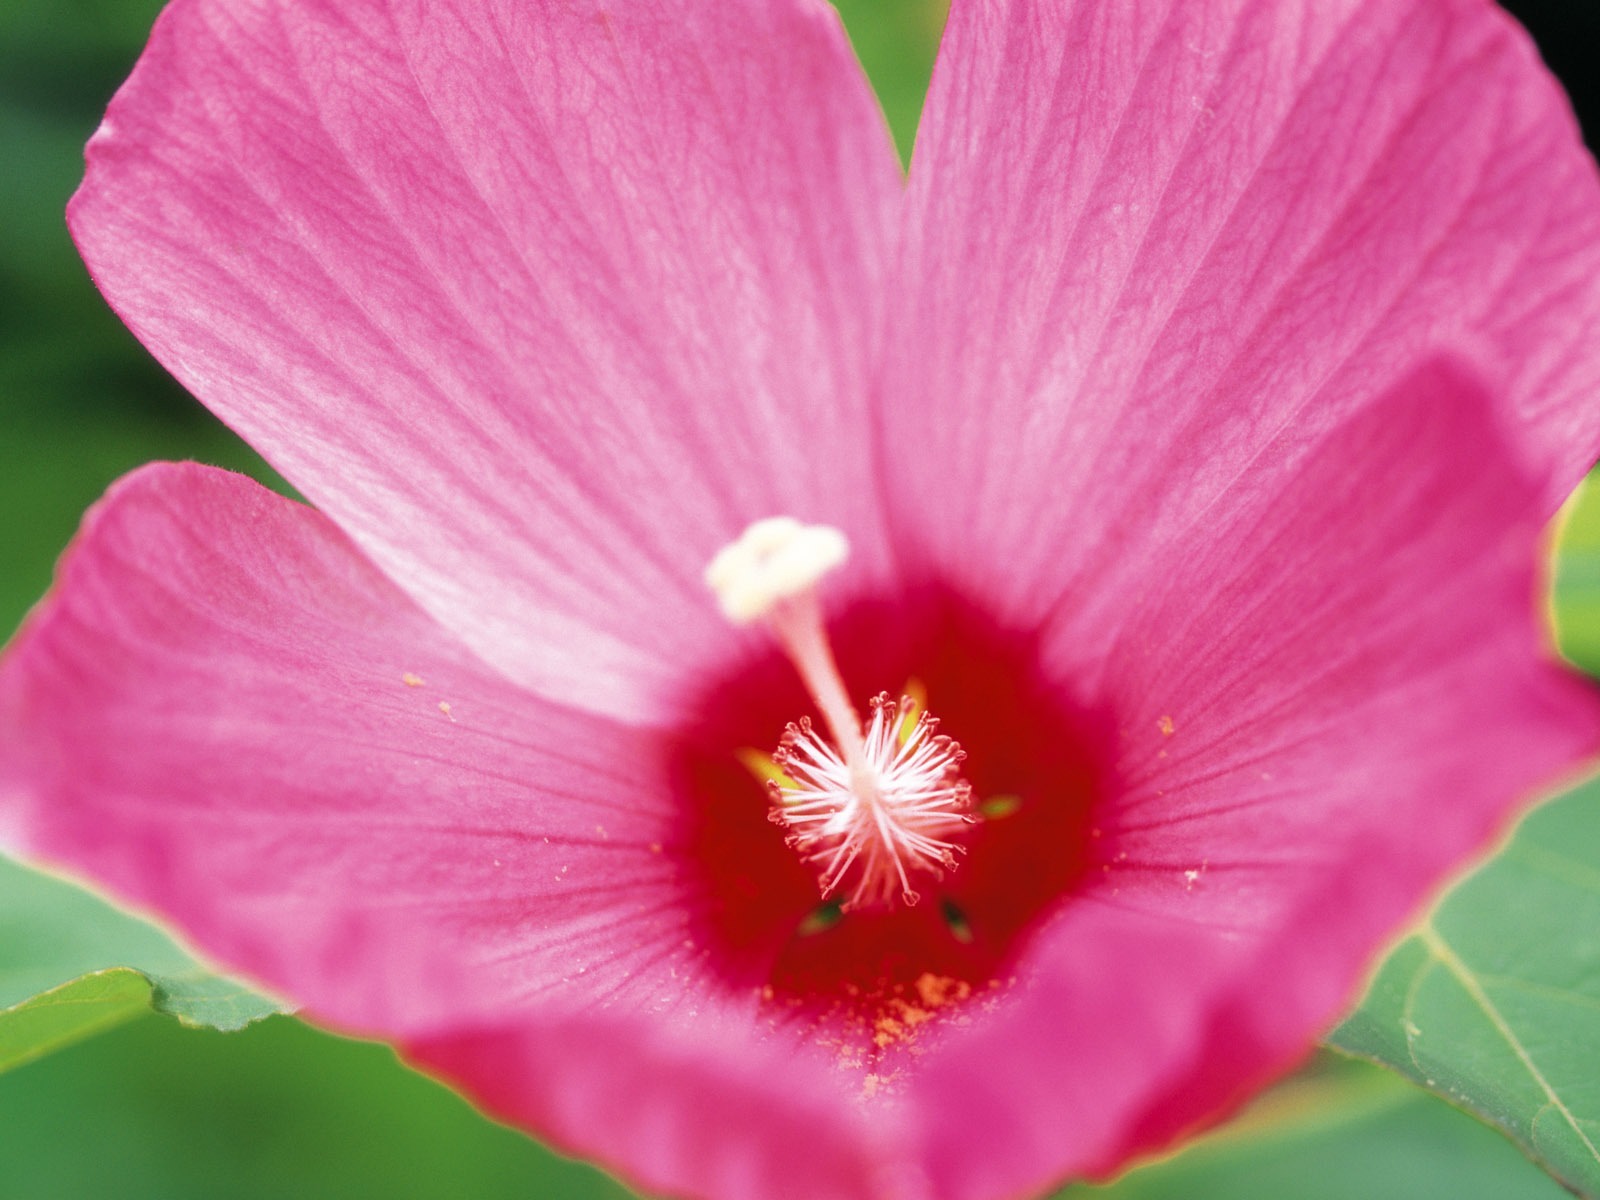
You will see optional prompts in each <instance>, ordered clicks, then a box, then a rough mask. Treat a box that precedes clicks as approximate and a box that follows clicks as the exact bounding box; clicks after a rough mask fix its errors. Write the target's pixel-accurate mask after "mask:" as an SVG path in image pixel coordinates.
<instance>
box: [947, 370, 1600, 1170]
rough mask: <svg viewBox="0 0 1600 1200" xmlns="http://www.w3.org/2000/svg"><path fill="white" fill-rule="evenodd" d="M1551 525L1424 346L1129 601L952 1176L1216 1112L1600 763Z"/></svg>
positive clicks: (967, 1106) (1111, 1141)
mask: <svg viewBox="0 0 1600 1200" xmlns="http://www.w3.org/2000/svg"><path fill="white" fill-rule="evenodd" d="M1465 464H1470V469H1463V467H1464V465H1465ZM1541 515H1542V500H1541V496H1540V492H1539V489H1538V486H1537V483H1536V481H1534V480H1533V479H1532V478H1530V477H1529V476H1528V475H1526V474H1525V473H1524V472H1523V470H1522V468H1521V467H1520V465H1519V464H1517V463H1516V462H1515V461H1514V459H1513V458H1512V457H1511V456H1510V454H1509V453H1508V448H1507V446H1506V444H1505V442H1504V440H1503V439H1502V436H1501V433H1500V431H1499V429H1498V428H1497V420H1496V414H1494V413H1493V412H1492V405H1491V403H1490V401H1489V398H1488V397H1487V396H1486V395H1485V393H1484V392H1483V391H1482V390H1481V388H1480V387H1478V386H1477V385H1476V384H1475V382H1474V381H1473V380H1471V379H1470V377H1468V376H1467V375H1465V374H1464V373H1463V372H1462V371H1461V370H1460V369H1459V368H1458V367H1456V366H1455V365H1453V364H1449V363H1437V364H1433V365H1431V366H1430V367H1428V368H1427V369H1425V370H1423V371H1420V372H1418V373H1417V374H1415V375H1413V376H1412V377H1411V378H1410V379H1408V380H1406V381H1404V382H1403V383H1402V384H1401V385H1400V386H1399V387H1397V388H1396V389H1395V390H1394V391H1393V392H1392V393H1390V394H1388V395H1386V396H1384V397H1381V398H1380V402H1379V403H1378V404H1375V405H1374V406H1373V407H1372V409H1371V410H1370V411H1368V412H1366V413H1363V414H1361V415H1359V416H1357V417H1355V418H1353V419H1350V420H1347V421H1346V423H1345V424H1344V425H1343V426H1341V427H1340V428H1338V429H1337V430H1335V431H1334V432H1333V433H1332V434H1331V435H1330V436H1329V437H1328V438H1327V439H1326V440H1325V441H1324V444H1323V445H1322V446H1321V447H1320V448H1319V449H1318V450H1317V452H1316V453H1314V454H1312V455H1310V456H1308V457H1306V458H1304V459H1302V461H1301V462H1300V464H1299V470H1298V473H1297V479H1296V489H1295V491H1294V493H1293V494H1292V495H1289V496H1278V497H1273V498H1267V499H1264V500H1263V501H1262V502H1260V503H1255V504H1251V503H1239V504H1236V505H1234V506H1232V507H1231V508H1229V509H1227V510H1226V511H1219V512H1215V513H1213V514H1211V526H1212V528H1211V534H1212V536H1211V537H1210V538H1209V539H1207V541H1206V542H1204V543H1202V544H1199V545H1197V546H1196V547H1195V550H1194V553H1193V555H1192V557H1191V558H1190V559H1189V560H1188V561H1186V562H1183V563H1174V564H1172V568H1171V570H1170V572H1169V573H1168V575H1167V577H1166V578H1164V579H1161V580H1149V581H1147V583H1148V590H1147V591H1146V592H1145V593H1143V594H1136V595H1125V596H1123V597H1122V602H1123V605H1124V608H1125V617H1126V619H1125V621H1124V623H1123V625H1122V626H1121V628H1120V630H1119V631H1118V632H1117V634H1116V637H1115V641H1114V642H1112V643H1111V644H1109V645H1105V644H1102V645H1101V647H1100V649H1099V653H1100V654H1101V655H1102V656H1103V661H1102V669H1101V674H1100V675H1099V676H1098V682H1097V684H1096V685H1095V693H1094V699H1093V701H1092V702H1093V703H1095V704H1098V705H1102V706H1104V708H1105V709H1106V710H1107V711H1109V712H1112V713H1114V714H1116V717H1117V719H1118V721H1119V724H1120V729H1119V734H1120V749H1119V753H1118V760H1119V761H1118V765H1117V768H1116V771H1115V783H1114V785H1113V789H1112V792H1113V794H1112V795H1111V796H1110V797H1109V798H1108V799H1107V801H1106V802H1105V803H1104V804H1103V806H1102V808H1101V809H1100V810H1098V811H1097V813H1096V832H1095V834H1094V837H1093V842H1094V845H1095V852H1096V858H1097V860H1098V865H1097V866H1096V867H1094V868H1093V869H1091V870H1090V871H1089V873H1088V877H1087V879H1086V881H1085V883H1084V884H1083V885H1082V886H1081V887H1080V889H1079V891H1078V894H1077V897H1076V899H1075V900H1073V901H1070V902H1068V903H1067V904H1066V905H1064V906H1063V907H1062V908H1061V909H1060V911H1059V913H1058V915H1057V916H1056V918H1055V919H1054V920H1053V922H1052V923H1051V925H1050V926H1049V928H1048V929H1047V930H1046V931H1045V932H1044V933H1042V934H1041V935H1040V938H1039V941H1038V942H1037V943H1036V944H1035V945H1034V946H1033V947H1032V948H1031V949H1030V950H1029V951H1028V953H1027V958H1026V963H1027V969H1025V970H1023V971H1020V972H1019V975H1020V977H1021V979H1022V981H1023V991H1022V994H1021V995H1020V996H1019V997H1017V998H1015V999H1014V1000H1013V1001H1012V1002H1011V1003H1010V1007H1009V1008H1008V1009H1006V1010H1003V1011H1002V1012H999V1013H997V1014H996V1015H995V1018H994V1020H993V1021H990V1022H985V1023H984V1024H983V1025H982V1027H981V1028H978V1029H975V1030H974V1031H973V1033H972V1035H971V1036H970V1037H965V1038H963V1039H962V1040H961V1041H960V1042H957V1041H955V1040H954V1039H952V1040H951V1041H950V1043H949V1044H948V1046H947V1047H946V1048H944V1049H943V1050H942V1051H941V1052H937V1053H935V1054H932V1055H929V1057H928V1060H927V1063H926V1067H925V1070H926V1071H927V1075H926V1077H925V1078H923V1079H922V1080H921V1081H920V1086H921V1087H922V1089H923V1094H925V1095H927V1096H929V1097H935V1098H936V1099H933V1100H931V1101H930V1102H929V1103H928V1104H927V1106H926V1108H925V1109H924V1110H923V1111H922V1113H921V1114H920V1115H921V1117H922V1118H923V1119H924V1120H925V1122H926V1125H925V1132H924V1137H925V1139H926V1141H925V1145H926V1153H927V1155H928V1159H929V1161H930V1162H932V1163H933V1164H934V1174H935V1176H936V1177H938V1178H941V1179H944V1180H946V1181H947V1182H948V1184H949V1190H948V1191H947V1192H945V1193H941V1194H943V1195H948V1196H951V1197H970V1198H974V1200H975V1198H978V1197H994V1196H1002V1195H1010V1194H1022V1193H1025V1192H1027V1191H1028V1190H1029V1189H1035V1190H1036V1189H1038V1188H1041V1187H1043V1186H1044V1185H1045V1184H1047V1183H1050V1182H1052V1181H1054V1180H1056V1179H1058V1178H1060V1177H1062V1176H1063V1175H1064V1174H1066V1173H1067V1172H1068V1171H1069V1170H1070V1171H1089V1172H1104V1171H1109V1170H1112V1169H1115V1168H1116V1167H1117V1166H1119V1165H1121V1164H1122V1163H1125V1162H1126V1161H1127V1159H1128V1158H1129V1156H1131V1155H1134V1154H1137V1153H1140V1152H1145V1151H1149V1150H1151V1149H1155V1148H1159V1147H1161V1146H1163V1145H1164V1144H1166V1143H1167V1142H1168V1141H1169V1140H1171V1139H1172V1138H1174V1137H1176V1136H1177V1135H1179V1134H1180V1133H1183V1132H1185V1131H1188V1130H1191V1129H1193V1128H1194V1127H1196V1126H1197V1125H1198V1124H1200V1123H1203V1122H1205V1121H1206V1120H1209V1119H1215V1118H1216V1117H1217V1116H1218V1115H1219V1114H1220V1113H1222V1112H1225V1111H1226V1110H1227V1109H1228V1108H1229V1107H1230V1106H1232V1105H1234V1104H1236V1103H1238V1102H1239V1101H1240V1100H1241V1099H1242V1098H1244V1097H1245V1096H1246V1095H1247V1094H1248V1093H1249V1092H1250V1090H1252V1089H1253V1088H1255V1087H1257V1086H1259V1085H1260V1084H1261V1083H1263V1082H1264V1081H1265V1080H1266V1079H1268V1078H1269V1077H1270V1076H1271V1075H1272V1074H1274V1073H1275V1072H1278V1071H1281V1070H1283V1069H1285V1068H1286V1067H1287V1066H1289V1065H1290V1064H1291V1063H1292V1062H1294V1061H1295V1060H1296V1059H1297V1058H1298V1057H1299V1056H1300V1055H1301V1054H1303V1053H1304V1052H1305V1050H1306V1048H1307V1047H1308V1046H1309V1045H1310V1044H1311V1042H1312V1040H1313V1039H1314V1038H1315V1037H1316V1036H1317V1035H1318V1034H1320V1033H1321V1032H1322V1031H1323V1030H1324V1029H1325V1028H1326V1027H1327V1025H1328V1024H1329V1023H1331V1022H1332V1020H1333V1019H1334V1018H1335V1017H1336V1016H1337V1014H1338V1012H1339V1011H1340V1010H1341V1008H1342V1007H1343V1006H1344V1005H1345V1004H1347V1003H1348V1002H1349V1001H1350V1000H1351V998H1352V996H1353V994H1354V992H1355V990H1356V989H1357V988H1358V986H1359V984H1360V982H1361V979H1362V977H1363V973H1364V971H1365V970H1366V968H1367V966H1368V965H1369V963H1370V961H1371V959H1372V956H1373V954H1374V953H1375V950H1376V949H1377V948H1379V947H1381V946H1382V944H1383V941H1384V939H1385V937H1386V936H1387V935H1389V934H1390V933H1391V932H1392V931H1393V930H1394V929H1395V928H1396V926H1397V925H1398V924H1399V923H1400V922H1402V921H1403V920H1404V919H1405V918H1406V917H1407V916H1408V915H1409V914H1411V913H1414V912H1415V911H1416V910H1417V908H1418V907H1419V906H1420V905H1421V904H1422V903H1423V902H1424V900H1425V899H1426V897H1427V896H1428V895H1429V893H1430V891H1431V890H1432V889H1433V888H1435V887H1437V886H1438V884H1439V882H1440V880H1441V877H1442V876H1443V875H1444V873H1445V872H1447V871H1449V870H1452V869H1454V868H1456V867H1457V866H1459V864H1460V863H1461V862H1462V861H1463V860H1464V859H1465V858H1467V857H1468V856H1470V855H1471V854H1472V853H1474V852H1476V851H1478V850H1480V849H1481V848H1482V847H1483V846H1484V845H1485V844H1486V843H1487V841H1488V840H1489V839H1490V838H1492V837H1493V836H1494V835H1495V834H1496V833H1497V832H1498V831H1499V830H1500V829H1502V828H1503V826H1504V823H1505V821H1506V820H1507V816H1508V813H1509V812H1510V811H1511V809H1512V808H1513V806H1514V804H1515V802H1516V801H1517V800H1518V798H1529V797H1531V796H1533V795H1534V794H1536V792H1537V791H1538V789H1539V788H1540V787H1541V786H1547V785H1549V784H1551V783H1552V782H1554V781H1555V780H1556V779H1557V778H1558V777H1559V776H1560V775H1561V774H1562V773H1563V772H1568V771H1573V770H1575V768H1576V766H1577V764H1578V763H1579V761H1580V760H1582V759H1584V758H1586V757H1589V756H1592V755H1593V754H1594V752H1595V750H1596V748H1597V747H1600V697H1597V695H1596V694H1595V692H1594V690H1593V689H1592V687H1590V686H1589V685H1588V684H1586V683H1583V682H1580V681H1579V680H1578V679H1577V678H1576V677H1574V676H1572V675H1570V674H1568V673H1567V672H1566V671H1564V670H1563V669H1561V668H1560V667H1558V666H1557V665H1556V664H1555V663H1554V662H1553V661H1552V656H1551V655H1550V653H1549V652H1548V650H1547V649H1546V647H1545V646H1544V644H1543V642H1542V639H1541V637H1540V635H1539V632H1538V630H1537V626H1536V622H1535V620H1534V615H1533V597H1534V595H1535V593H1536V591H1537V580H1536V578H1535V575H1534V569H1533V565H1532V564H1533V561H1534V555H1533V546H1534V544H1535V539H1536V537H1537V535H1538V531H1539V527H1540V517H1541ZM1084 632H1085V631H1084V630H1083V629H1082V628H1078V629H1075V630H1073V631H1072V633H1071V634H1070V635H1068V636H1077V635H1082V634H1083V633H1084ZM1058 657H1061V658H1064V657H1065V656H1064V655H1060V656H1058ZM1064 686H1065V687H1067V688H1068V690H1073V689H1074V688H1075V687H1083V686H1087V685H1086V684H1085V683H1084V682H1083V681H1081V680H1080V681H1071V680H1070V678H1069V681H1068V682H1067V683H1066V684H1065V685H1064ZM974 1144H981V1145H983V1146H984V1153H983V1154H982V1155H978V1154H975V1153H973V1152H972V1149H971V1147H972V1146H973V1145H974Z"/></svg>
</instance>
